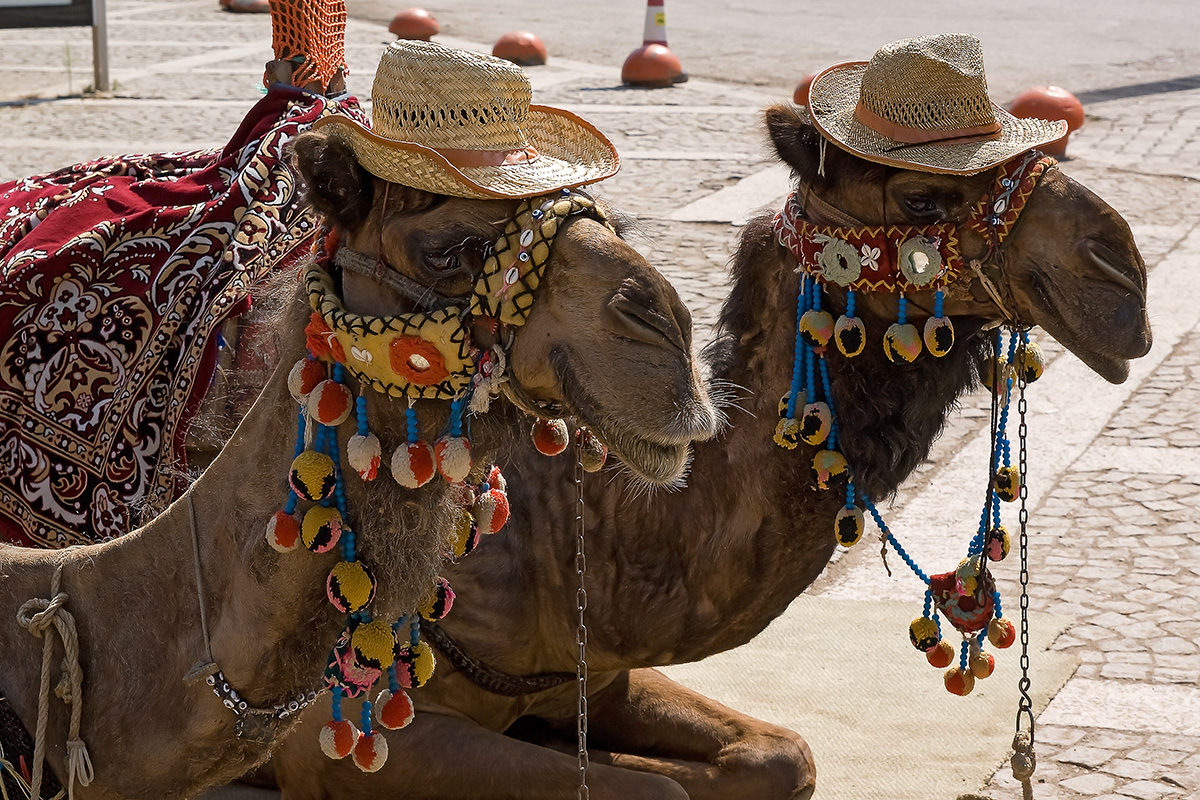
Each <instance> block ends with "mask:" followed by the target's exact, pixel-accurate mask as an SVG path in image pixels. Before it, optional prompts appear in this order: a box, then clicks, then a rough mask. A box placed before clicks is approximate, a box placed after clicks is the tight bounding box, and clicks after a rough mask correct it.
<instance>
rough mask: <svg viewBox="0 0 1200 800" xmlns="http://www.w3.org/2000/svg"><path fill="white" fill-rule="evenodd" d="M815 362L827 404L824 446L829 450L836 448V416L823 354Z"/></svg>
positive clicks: (827, 369)
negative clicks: (827, 425) (827, 424)
mask: <svg viewBox="0 0 1200 800" xmlns="http://www.w3.org/2000/svg"><path fill="white" fill-rule="evenodd" d="M817 363H818V365H819V366H820V368H821V387H822V389H823V390H824V392H825V405H827V406H829V438H828V439H827V440H826V442H827V443H826V445H825V447H826V448H827V449H829V450H836V449H837V440H838V418H837V414H836V413H835V411H834V408H833V390H832V389H831V388H830V383H829V367H828V366H827V365H826V362H825V356H821V358H820V359H818V361H817Z"/></svg>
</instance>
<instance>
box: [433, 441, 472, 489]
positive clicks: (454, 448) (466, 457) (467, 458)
mask: <svg viewBox="0 0 1200 800" xmlns="http://www.w3.org/2000/svg"><path fill="white" fill-rule="evenodd" d="M433 452H434V454H435V455H436V456H437V467H438V472H440V473H442V477H444V478H445V479H446V480H448V481H450V482H451V483H462V482H463V481H465V480H466V479H467V475H469V474H470V473H471V442H470V440H469V439H467V437H465V436H443V437H442V438H441V439H438V441H437V444H436V445H434V447H433Z"/></svg>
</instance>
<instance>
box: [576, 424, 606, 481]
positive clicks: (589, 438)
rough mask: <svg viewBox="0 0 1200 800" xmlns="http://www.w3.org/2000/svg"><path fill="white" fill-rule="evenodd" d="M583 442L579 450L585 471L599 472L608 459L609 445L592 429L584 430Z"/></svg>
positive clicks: (580, 460)
mask: <svg viewBox="0 0 1200 800" xmlns="http://www.w3.org/2000/svg"><path fill="white" fill-rule="evenodd" d="M582 435H583V443H582V447H581V449H580V451H579V462H580V463H581V464H583V471H584V472H599V471H600V469H601V468H602V467H603V466H604V462H605V461H606V460H608V445H606V444H605V443H604V442H602V441H600V437H599V436H597V435H596V434H594V433H592V432H591V431H584V432H583V434H582Z"/></svg>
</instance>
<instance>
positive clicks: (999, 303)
mask: <svg viewBox="0 0 1200 800" xmlns="http://www.w3.org/2000/svg"><path fill="white" fill-rule="evenodd" d="M971 269H973V270H975V275H976V277H978V278H979V282H980V283H982V284H983V289H984V291H985V292H987V293H988V296H989V297H991V298H992V302H993V303H995V304H996V307H997V308H999V309H1000V313H1001V314H1003V315H1004V318H1005V319H1006V320H1010V321H1014V322H1015V321H1016V319H1017V318H1016V317H1014V316H1013V315H1012V314H1010V313H1009V311H1008V309H1007V308H1005V306H1004V301H1003V300H1001V299H1000V292H999V290H998V289H996V285H995V284H994V283H992V282H991V280H990V279H989V278H988V276H987V275H985V274H983V262H981V261H980V260H979V259H971Z"/></svg>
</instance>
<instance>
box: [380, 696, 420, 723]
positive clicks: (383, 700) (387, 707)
mask: <svg viewBox="0 0 1200 800" xmlns="http://www.w3.org/2000/svg"><path fill="white" fill-rule="evenodd" d="M414 715H415V712H414V711H413V704H412V698H410V697H409V696H408V693H407V692H405V691H404V690H403V689H401V690H400V691H398V692H396V693H395V694H392V692H391V690H390V689H384V690H383V691H382V692H380V693H379V696H378V697H376V698H375V719H376V720H377V721H378V722H379V724H380V725H382V726H383V727H385V728H387V729H388V730H389V731H398V730H400V729H401V728H403V727H406V726H407V725H408V723H410V722H412V721H413V716H414Z"/></svg>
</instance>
